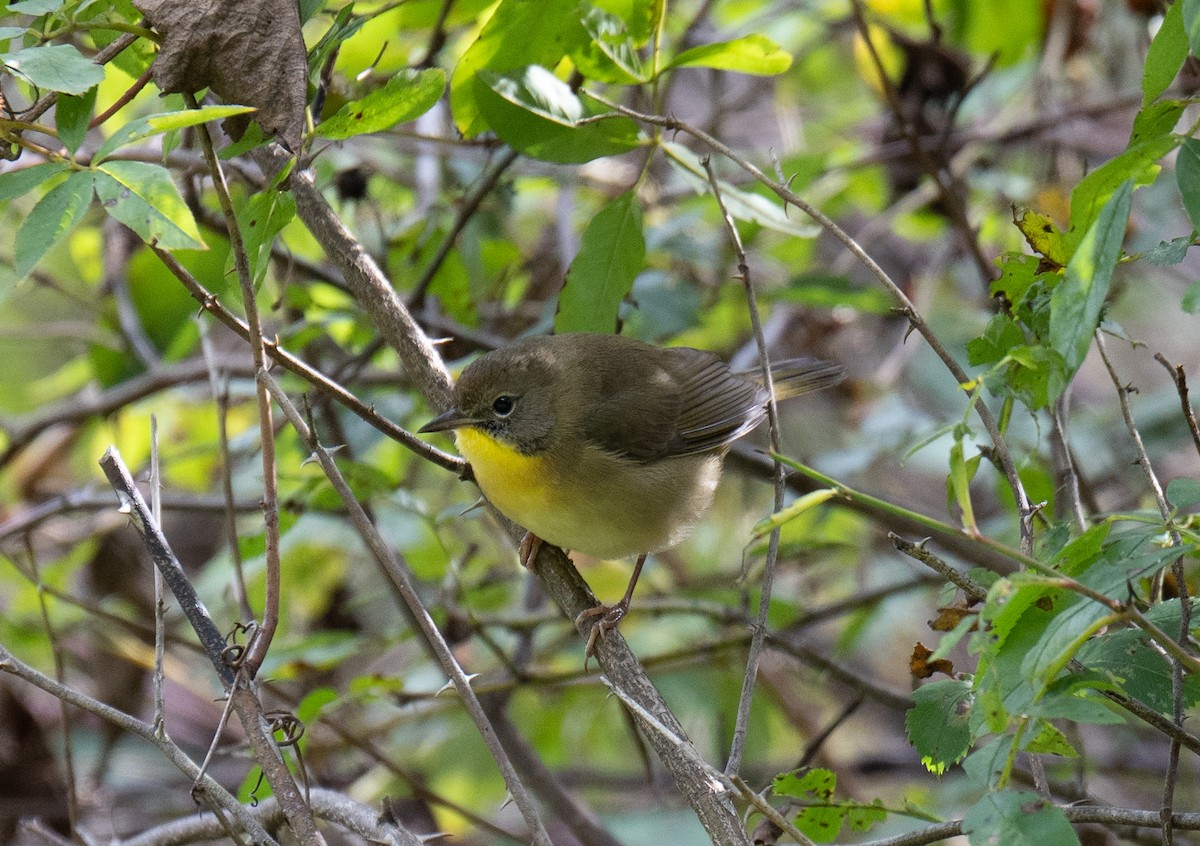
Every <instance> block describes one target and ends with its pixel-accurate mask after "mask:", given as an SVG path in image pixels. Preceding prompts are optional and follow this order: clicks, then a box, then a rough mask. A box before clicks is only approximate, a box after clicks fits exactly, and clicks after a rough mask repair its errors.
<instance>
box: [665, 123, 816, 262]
mask: <svg viewBox="0 0 1200 846" xmlns="http://www.w3.org/2000/svg"><path fill="white" fill-rule="evenodd" d="M662 150H663V152H664V153H666V155H667V160H668V161H669V162H671V164H673V165H674V166H675V169H676V170H677V171H678V172H679V174H680V175H681V176H682V177H683V179H684V181H685V182H687V183H688V184H689V185H691V186H692V188H693V189H694V190H695V191H696V193H697V194H708V193H710V192H711V191H712V186H711V185H709V184H708V177H707V176H706V175H705V173H704V166H703V165H702V164H701V163H700V159H699V158H698V157H697V156H696V154H695V153H693V152H692V151H691V150H689V149H688V148H686V147H683V146H681V145H679V144H677V143H675V142H673V141H666V142H663V144H662ZM717 185H718V186H719V187H720V189H721V199H723V200H724V201H725V207H726V208H727V209H729V213H730V214H731V215H733V216H734V217H735V218H736V219H738V220H743V221H747V222H749V223H756V224H758V225H759V226H765V227H766V228H767V229H772V230H774V231H776V232H782V233H783V234H785V235H795V236H796V237H798V238H813V237H815V236H816V235H817V233H818V232H819V231H820V230H819V229H818V228H817V227H816V226H814V225H812V224H808V223H800V222H798V221H795V220H792V219H791V218H789V217H788V216H787V212H786V210H785V209H784V207H783V206H781V205H778V204H777V203H775V202H774V201H773V200H771V199H768V198H767V197H764V196H763V195H761V194H752V193H750V192H748V191H743V190H741V189H740V188H737V187H735V186H733V185H730V184H729V183H728V182H725V181H724V180H720V179H719V180H717Z"/></svg>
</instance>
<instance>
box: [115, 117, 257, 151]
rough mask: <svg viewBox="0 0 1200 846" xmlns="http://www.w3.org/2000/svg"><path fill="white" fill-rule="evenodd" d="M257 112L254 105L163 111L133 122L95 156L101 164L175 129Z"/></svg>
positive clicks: (117, 132) (125, 126)
mask: <svg viewBox="0 0 1200 846" xmlns="http://www.w3.org/2000/svg"><path fill="white" fill-rule="evenodd" d="M252 111H254V108H253V107H252V106H202V107H201V108H199V109H181V110H180V111H177V112H161V113H159V114H157V115H150V116H149V117H144V118H138V119H137V120H131V121H130V122H129V123H127V124H125V125H124V126H122V127H121V128H120V129H118V130H117V131H116V132H114V133H113V134H112V135H110V136H109V137H108V138H106V139H105V140H104V143H103V144H101V145H100V148H99V149H98V150H96V154H95V156H94V157H93V158H94V160H95V161H101V160H102V159H104V158H106V157H107V156H110V155H112V153H113V152H114V151H115V150H117V149H119V148H121V147H124V146H125V145H127V144H135V143H137V142H138V141H141V140H143V139H146V138H149V137H151V136H153V135H161V134H162V133H164V132H169V131H170V130H172V129H183V128H184V127H188V126H196V125H197V124H201V123H206V122H207V121H210V120H224V119H225V118H227V117H233V116H234V115H242V114H246V113H248V112H252Z"/></svg>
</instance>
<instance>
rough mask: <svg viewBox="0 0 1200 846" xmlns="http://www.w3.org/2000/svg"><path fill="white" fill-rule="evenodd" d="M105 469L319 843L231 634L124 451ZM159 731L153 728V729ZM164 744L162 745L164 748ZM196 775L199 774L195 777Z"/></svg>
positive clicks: (271, 774)
mask: <svg viewBox="0 0 1200 846" xmlns="http://www.w3.org/2000/svg"><path fill="white" fill-rule="evenodd" d="M100 467H101V468H102V469H103V470H104V475H105V476H106V477H107V478H108V481H109V484H111V485H112V487H113V490H114V491H116V494H117V500H118V502H120V510H121V511H122V512H124V513H126V514H128V515H129V516H130V518H131V522H132V523H133V526H134V528H135V529H137V531H138V534H140V535H141V537H142V542H143V544H145V547H146V551H147V552H148V553H149V554H150V559H151V560H152V561H153V562H154V566H155V567H156V568H158V569H159V571H160V572H162V574H163V579H164V580H165V581H166V583H167V587H169V588H170V589H171V593H172V595H174V597H175V601H176V602H178V603H179V607H180V610H181V611H182V612H183V615H184V617H186V618H187V620H188V622H189V623H191V625H192V629H193V630H194V631H195V632H196V635H197V637H199V639H200V643H201V644H202V645H203V647H204V653H205V655H206V656H207V657H208V660H209V662H210V663H211V664H212V665H213V669H215V670H216V672H217V676H218V677H219V678H220V679H221V683H222V684H223V685H224V686H225V689H226V691H227V692H228V694H229V697H230V699H231V702H232V705H233V708H234V710H235V711H236V712H237V715H238V719H239V720H240V722H241V724H242V728H243V730H244V731H245V733H246V739H247V740H248V741H249V743H250V747H251V750H252V751H253V753H254V758H255V760H256V761H257V762H258V765H259V766H260V767H261V768H262V771H263V773H264V774H265V775H266V777H267V781H268V783H269V784H270V785H271V790H272V792H273V793H274V794H275V795H276V796H278V797H279V798H280V801H281V802H282V803H283V807H284V809H285V813H286V814H287V818H288V822H289V824H290V825H291V827H292V831H293V832H294V833H295V835H296V838H297V839H298V840H299V841H300V843H302V844H304V846H318V844H319V843H320V835H319V834H318V833H317V830H316V826H315V823H314V822H313V819H312V814H311V812H310V811H309V810H308V807H307V806H306V805H305V803H304V797H303V796H301V795H300V792H299V789H298V788H297V787H296V782H295V780H294V779H293V778H292V775H291V773H290V772H289V771H288V768H287V766H286V765H285V764H284V762H283V759H282V758H281V757H280V755H279V748H278V746H277V745H276V744H275V741H274V739H273V738H272V737H271V736H270V735H269V734H268V733H267V731H266V725H265V722H264V721H263V712H262V703H260V702H259V701H258V697H257V696H256V695H255V694H254V692H253V691H252V690H251V689H250V687H249V686H248V685H247V684H246V683H245V682H244V681H242V679H243V678H244V677H243V676H242V675H240V674H238V673H235V672H234V670H233V668H232V667H231V666H230V665H229V664H228V663H227V661H226V660H225V638H224V637H223V636H222V635H221V632H220V631H219V630H218V629H217V626H216V624H215V623H213V620H212V617H210V616H209V615H208V611H207V609H205V607H204V604H203V603H202V602H200V599H199V597H198V596H197V594H196V589H195V588H194V587H193V586H192V583H191V581H190V580H189V579H188V577H187V575H186V574H185V573H184V572H183V567H182V566H181V565H180V563H179V559H177V558H176V557H175V554H174V553H173V552H172V551H171V547H170V546H169V545H168V544H167V539H166V538H165V537H164V536H163V533H162V529H161V528H160V527H159V525H158V523H157V522H155V520H154V516H153V515H152V514H151V513H150V509H149V507H148V506H147V505H146V500H145V499H144V498H143V497H142V493H141V491H139V490H138V489H137V486H136V485H134V483H133V477H132V476H131V475H130V473H129V468H127V467H126V466H125V462H124V461H122V460H121V455H120V453H118V452H117V450H116V448H115V447H109V448H108V450H107V451H106V452H105V453H104V457H103V458H101V459H100ZM151 734H153V731H151ZM160 748H161V747H160ZM194 775H195V774H194V773H193V777H194Z"/></svg>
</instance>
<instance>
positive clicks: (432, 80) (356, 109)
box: [316, 68, 446, 140]
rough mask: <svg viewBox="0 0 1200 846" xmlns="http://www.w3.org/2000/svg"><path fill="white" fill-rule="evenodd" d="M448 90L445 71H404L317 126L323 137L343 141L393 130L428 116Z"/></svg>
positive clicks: (347, 104)
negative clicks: (401, 124)
mask: <svg viewBox="0 0 1200 846" xmlns="http://www.w3.org/2000/svg"><path fill="white" fill-rule="evenodd" d="M445 89H446V73H445V71H443V70H442V69H441V68H428V69H426V70H423V71H414V70H404V71H401V72H400V73H398V74H396V75H395V76H393V77H392V78H391V79H389V80H388V81H387V83H386V84H385V85H384V86H383V87H382V88H378V89H376V90H375V91H372V92H371V93H370V94H368V95H367V96H366V97H363V98H362V99H361V100H354V101H352V102H350V103H346V104H345V105H344V106H342V107H341V108H340V109H338V110H337V112H336V113H335V114H334V115H333V116H332V117H330V118H329V119H328V120H325V121H322V122H321V124H320V125H319V126H318V127H317V130H316V131H317V134H318V135H320V136H321V137H322V138H332V139H335V140H340V139H343V138H351V137H353V136H355V135H366V134H368V133H371V132H380V131H382V130H384V129H390V128H391V127H393V126H395V125H396V124H398V123H404V122H406V121H410V120H413V119H414V118H417V117H420V116H421V115H423V114H425V113H426V112H427V111H429V110H430V109H431V108H433V104H434V103H436V102H437V101H438V99H439V98H440V97H441V96H442V92H443V91H445Z"/></svg>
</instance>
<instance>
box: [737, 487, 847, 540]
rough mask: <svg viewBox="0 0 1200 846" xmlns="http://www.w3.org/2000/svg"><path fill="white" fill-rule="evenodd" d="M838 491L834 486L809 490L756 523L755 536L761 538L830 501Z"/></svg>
mask: <svg viewBox="0 0 1200 846" xmlns="http://www.w3.org/2000/svg"><path fill="white" fill-rule="evenodd" d="M837 493H838V492H837V491H836V490H834V489H833V488H822V489H821V490H817V491H809V492H808V493H806V494H804V495H803V496H801V497H799V498H798V499H796V501H795V502H792V503H790V504H788V505H787V506H786V507H785V508H783V509H781V510H780V511H776V512H775V513H774V514H772V515H771V516H770V517H766V518H764V519H762V520H759V521H758V522H757V523H755V524H754V537H755V538H756V539H757V538H761V537H764V536H766V535H769V534H771V532H773V531H775V529H777V528H779V527H780V526H782V525H783V524H784V523H788V522H791V521H792V520H794V519H796V518H797V517H799V516H800V515H801V514H803V513H804V512H806V511H808V510H809V509H811V508H815V507H816V506H818V505H820V504H821V503H823V502H828V501H829V500H831V499H833V498H834V497H835V496H837Z"/></svg>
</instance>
